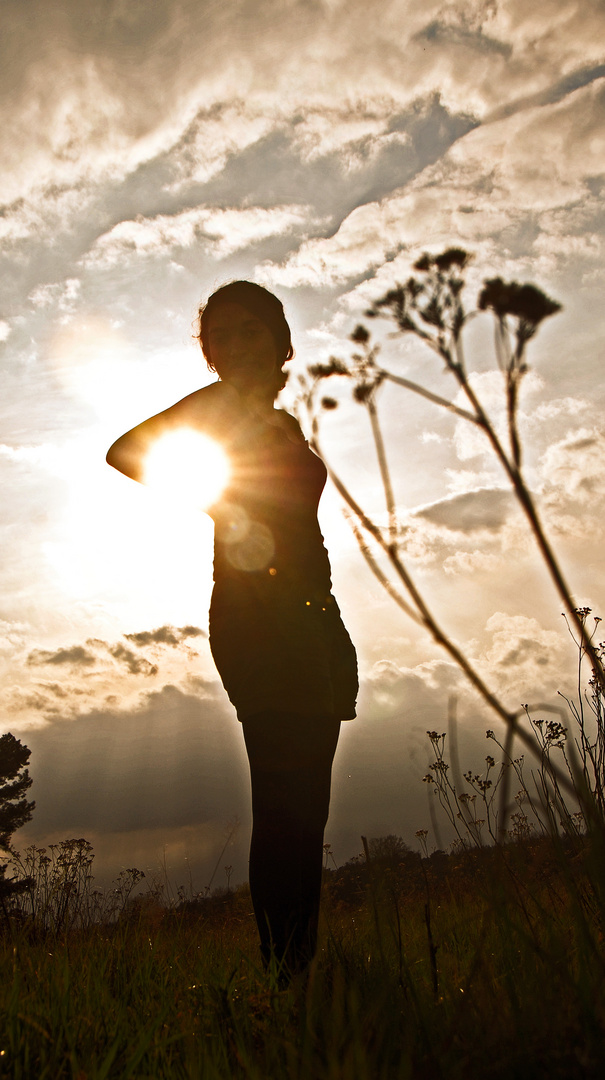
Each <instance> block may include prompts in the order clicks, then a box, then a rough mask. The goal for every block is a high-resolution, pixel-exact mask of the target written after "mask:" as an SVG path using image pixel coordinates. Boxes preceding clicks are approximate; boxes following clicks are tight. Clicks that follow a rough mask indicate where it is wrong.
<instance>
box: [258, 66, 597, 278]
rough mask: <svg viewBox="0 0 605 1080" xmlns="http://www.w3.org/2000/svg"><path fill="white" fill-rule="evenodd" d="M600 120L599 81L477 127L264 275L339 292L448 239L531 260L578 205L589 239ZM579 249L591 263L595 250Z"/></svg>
mask: <svg viewBox="0 0 605 1080" xmlns="http://www.w3.org/2000/svg"><path fill="white" fill-rule="evenodd" d="M604 113H605V80H603V79H601V80H599V81H598V82H596V83H594V84H591V85H589V86H587V87H583V88H581V89H579V90H577V91H575V92H574V93H572V94H570V95H569V97H568V98H566V99H565V100H564V101H562V102H559V103H557V104H554V105H551V106H544V107H541V108H533V109H530V110H527V111H524V112H520V113H516V114H514V115H513V116H511V117H508V118H506V119H504V120H500V121H495V122H492V123H490V124H483V125H481V126H480V127H475V128H473V129H472V130H471V131H469V132H468V133H467V134H466V135H464V136H463V137H462V138H460V139H459V140H458V141H457V142H456V143H454V145H453V146H452V147H451V149H450V150H449V151H448V153H447V154H445V155H444V156H443V157H442V158H441V160H440V161H439V162H437V163H436V164H435V165H431V166H429V167H428V168H427V169H425V170H424V171H423V172H422V173H421V174H420V175H419V176H418V177H417V178H416V179H415V180H413V181H412V182H411V183H410V184H408V185H407V186H406V188H405V189H403V190H400V191H396V192H394V193H392V194H390V195H388V196H387V197H385V198H384V199H382V200H381V201H379V202H369V203H366V204H365V205H363V206H359V207H356V208H355V210H353V211H352V213H351V214H349V215H348V217H347V218H346V219H345V220H344V221H343V222H342V224H341V225H340V227H339V228H338V230H337V232H336V233H334V235H332V236H330V237H328V238H317V239H310V240H307V241H305V242H304V243H303V244H302V245H301V247H300V248H299V249H298V251H296V252H293V253H292V254H290V255H289V256H288V257H287V258H286V259H285V260H284V262H283V263H282V264H277V265H274V266H271V267H269V266H267V267H266V269H265V273H266V274H268V275H269V276H270V278H271V280H273V281H274V282H275V283H276V284H277V283H281V284H283V285H286V286H287V287H289V288H293V287H295V286H300V285H311V286H314V287H320V286H326V285H337V284H342V283H344V282H347V281H351V280H352V279H354V278H355V277H357V276H359V275H367V274H369V273H370V272H371V271H373V270H374V269H376V268H377V267H379V266H380V265H381V264H382V263H384V262H385V261H386V260H392V259H393V258H394V257H395V256H396V255H397V253H398V252H399V251H401V250H403V249H407V248H412V249H417V248H418V247H420V246H427V245H430V246H434V245H440V244H443V243H451V242H452V241H453V240H455V241H456V243H459V244H461V245H462V246H470V247H475V248H476V247H477V246H478V245H481V244H482V243H486V242H493V241H494V239H495V238H498V239H499V240H500V242H501V243H502V244H503V246H504V248H505V250H506V247H507V239H508V244H509V248H510V251H511V255H513V257H514V256H516V255H517V256H518V255H519V254H524V255H528V254H529V253H530V252H531V251H532V248H533V247H534V246H535V245H537V244H538V239H539V238H540V236H541V235H542V234H543V239H544V237H546V238H548V236H550V235H551V233H554V234H555V235H556V236H559V235H560V234H561V231H562V230H564V229H565V228H566V219H567V218H571V220H572V221H573V220H574V219H575V217H576V216H577V214H578V210H579V207H578V204H579V203H581V204H582V206H581V215H582V222H583V231H584V232H589V233H590V232H591V231H594V230H595V229H597V228H600V224H599V223H600V221H601V217H602V206H601V204H600V201H599V199H598V198H597V197H595V196H592V194H591V191H590V187H589V184H588V181H589V179H590V178H592V177H594V176H600V175H602V172H603V164H602V162H603V138H604V135H603V117H604ZM524 228H526V234H525V236H523V229H524ZM506 230H509V231H511V235H510V237H508V234H507V232H506ZM573 231H574V230H573V228H572V232H573ZM515 244H516V245H517V246H519V247H520V250H518V251H516V250H515V247H514V245H515ZM581 250H582V254H583V255H584V256H586V255H588V254H592V255H593V257H595V258H597V257H598V256H599V252H600V245H599V244H593V246H592V248H591V247H590V246H588V247H587V246H586V245H585V244H584V245H583V246H582V249H581ZM547 251H548V260H549V262H550V264H551V265H552V266H556V265H557V264H558V263H560V261H561V259H563V258H565V253H561V255H559V254H558V253H557V250H556V247H554V246H553V245H550V246H549V245H548V244H546V247H545V246H544V244H543V247H542V249H541V250H539V253H540V254H542V255H543V257H544V259H546V254H547Z"/></svg>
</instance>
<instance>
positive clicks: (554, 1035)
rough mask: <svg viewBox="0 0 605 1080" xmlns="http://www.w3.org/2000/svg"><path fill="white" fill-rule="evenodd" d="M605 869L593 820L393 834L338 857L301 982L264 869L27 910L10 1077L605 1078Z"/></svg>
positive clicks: (7, 951) (7, 1057) (14, 948)
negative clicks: (177, 900) (573, 835)
mask: <svg viewBox="0 0 605 1080" xmlns="http://www.w3.org/2000/svg"><path fill="white" fill-rule="evenodd" d="M374 850H377V851H379V852H380V850H381V849H380V847H378V848H376V847H375V848H374ZM604 880H605V876H604V875H603V872H602V852H601V851H599V849H598V844H597V842H596V840H592V841H591V840H589V839H586V838H585V839H584V840H583V841H581V842H578V843H577V844H576V845H575V846H574V847H569V846H567V847H563V846H561V845H559V844H557V843H553V842H552V841H551V840H549V839H542V840H538V839H533V840H529V841H525V842H522V843H511V844H507V845H503V846H500V847H491V848H483V849H478V850H475V851H472V850H460V851H458V852H457V853H455V854H452V855H449V856H448V855H444V854H443V853H438V854H435V855H433V856H432V857H431V858H428V859H427V858H425V859H422V860H421V859H420V856H419V855H418V854H417V853H410V852H406V851H405V850H404V848H402V849H401V850H400V851H399V850H398V849H397V845H395V850H394V851H393V850H391V851H390V853H389V850H388V845H387V852H386V854H385V852H384V848H383V850H382V854H381V855H380V854H379V855H377V856H376V857H374V858H371V859H370V861H369V862H367V861H366V860H365V859H364V860H362V859H361V858H360V859H358V860H354V861H352V862H351V863H348V864H346V865H345V866H344V867H342V868H340V870H338V871H334V872H332V873H326V882H325V888H324V902H323V916H322V932H321V941H320V950H319V953H318V956H317V960H316V963H315V964H314V966H313V968H312V970H311V971H310V973H309V975H308V978H306V979H302V978H300V980H299V981H298V982H294V983H292V984H291V985H290V986H289V987H288V988H287V989H285V990H284V989H280V988H279V984H278V980H277V978H276V973H275V972H269V973H265V972H264V971H263V970H262V968H261V965H260V959H259V954H258V949H257V945H256V931H255V925H254V919H253V916H252V914H251V904H250V898H249V894H248V891H247V888H246V887H242V888H240V889H238V890H235V891H232V892H225V893H223V894H222V895H216V896H214V897H210V898H207V899H205V900H199V901H197V902H196V903H193V902H189V903H188V904H181V906H180V907H179V906H178V905H177V906H172V907H166V906H163V905H162V903H161V902H160V900H159V898H158V897H157V896H155V897H153V896H148V897H147V898H145V899H143V900H142V901H140V900H136V899H135V901H134V902H133V901H132V899H130V900H129V901H128V902H127V903H126V904H125V906H124V908H123V911H122V914H121V915H120V917H119V918H117V919H114V921H113V922H111V923H107V924H103V923H91V924H89V925H80V926H72V928H71V929H69V927H68V925H67V924H65V925H64V926H63V928H62V929H58V930H54V931H53V930H52V929H47V930H43V929H40V928H39V926H38V928H37V927H36V922H35V921H27V922H25V923H23V924H22V925H17V926H14V927H13V928H12V929H11V930H10V931H8V930H5V932H4V934H3V936H2V939H1V941H0V950H1V977H0V1017H1V1019H0V1076H2V1077H7V1078H9V1077H10V1078H11V1080H13V1078H14V1080H30V1078H31V1080H59V1078H63V1077H69V1078H78V1080H101V1078H116V1080H117V1078H120V1080H122V1078H124V1080H125V1078H127V1077H132V1078H143V1077H162V1078H164V1077H166V1078H173V1077H174V1078H175V1080H178V1078H180V1077H183V1078H186V1077H187V1078H188V1077H194V1078H195V1077H200V1078H204V1080H206V1078H207V1080H212V1078H215V1077H216V1078H221V1080H226V1078H230V1077H236V1078H239V1077H251V1078H258V1080H269V1078H271V1080H273V1078H275V1080H282V1078H297V1080H324V1078H326V1080H327V1078H334V1080H336V1078H338V1080H341V1078H342V1080H370V1078H371V1080H380V1078H385V1080H387V1078H389V1080H390V1078H398V1080H399V1078H401V1080H404V1078H407V1077H423V1078H425V1077H426V1078H432V1077H444V1078H447V1080H457V1078H460V1080H462V1078H464V1080H468V1078H474V1077H477V1078H478V1077H498V1078H499V1077H501V1078H503V1080H505V1078H506V1080H509V1078H511V1080H512V1078H517V1077H518V1078H521V1077H523V1078H525V1077H527V1078H528V1080H529V1078H539V1077H549V1078H557V1077H593V1076H594V1077H597V1076H598V1077H601V1076H602V1075H603V1064H602V1059H603V1051H604V1050H605V993H604V991H605V949H604V945H603V935H602V925H603V888H602V886H603V882H604Z"/></svg>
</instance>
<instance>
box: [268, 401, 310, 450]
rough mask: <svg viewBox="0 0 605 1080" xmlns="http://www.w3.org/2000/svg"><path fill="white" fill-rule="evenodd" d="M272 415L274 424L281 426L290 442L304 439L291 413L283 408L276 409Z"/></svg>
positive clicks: (303, 440)
mask: <svg viewBox="0 0 605 1080" xmlns="http://www.w3.org/2000/svg"><path fill="white" fill-rule="evenodd" d="M274 417H275V419H274V423H275V426H276V427H278V428H281V430H282V431H283V432H284V433H285V434H286V435H287V436H288V438H289V439H291V440H292V442H305V441H306V440H305V436H304V434H303V431H302V428H301V426H300V424H299V422H298V420H297V419H296V417H295V416H292V413H289V412H286V411H285V409H276V410H275V413H274Z"/></svg>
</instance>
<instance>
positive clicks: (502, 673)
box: [478, 611, 574, 708]
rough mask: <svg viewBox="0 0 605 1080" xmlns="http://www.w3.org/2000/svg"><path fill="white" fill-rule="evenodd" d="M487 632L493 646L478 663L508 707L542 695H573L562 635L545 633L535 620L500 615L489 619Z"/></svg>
mask: <svg viewBox="0 0 605 1080" xmlns="http://www.w3.org/2000/svg"><path fill="white" fill-rule="evenodd" d="M486 631H487V632H488V633H489V634H491V636H492V643H491V645H490V646H489V647H488V648H487V649H485V651H484V652H483V653H482V654H481V655H480V657H479V659H478V662H479V664H480V666H481V667H482V668H483V670H484V671H486V672H487V673H488V677H489V679H490V680H492V682H493V684H494V685H495V687H496V688H497V690H498V692H499V693H500V694H503V695H504V696H505V697H506V698H507V699H508V701H509V702H510V703H511V707H514V708H518V707H520V705H521V704H522V703H523V702H531V701H536V699H543V697H544V696H545V695H548V697H549V698H550V697H552V698H556V694H557V691H558V690H561V691H563V692H571V693H573V685H574V683H573V674H572V672H571V670H570V665H568V663H567V654H568V645H567V641H566V638H565V636H564V634H563V632H561V633H558V632H557V631H555V630H545V629H543V627H542V626H540V623H539V622H538V620H537V619H535V618H532V617H528V616H526V615H509V614H505V613H503V612H500V611H498V612H495V613H494V614H493V615H492V616H491V617H490V618H489V619H488V621H487V624H486ZM513 703H514V704H513Z"/></svg>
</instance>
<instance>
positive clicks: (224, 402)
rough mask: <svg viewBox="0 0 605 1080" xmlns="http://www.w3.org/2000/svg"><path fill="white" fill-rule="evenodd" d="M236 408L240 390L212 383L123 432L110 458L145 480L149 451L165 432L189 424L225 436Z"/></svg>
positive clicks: (134, 477)
mask: <svg viewBox="0 0 605 1080" xmlns="http://www.w3.org/2000/svg"><path fill="white" fill-rule="evenodd" d="M234 397H235V400H234ZM234 409H237V393H236V392H235V391H234V390H233V389H232V388H231V387H229V386H226V385H225V384H224V383H220V382H218V383H211V385H210V386H204V387H202V389H201V390H196V391H195V392H194V393H193V394H189V395H188V396H187V397H185V398H182V399H181V401H177V402H176V404H175V405H171V406H170V408H168V409H164V411H163V412H161V413H158V414H157V415H156V416H151V417H150V418H149V420H144V421H143V423H142V424H137V426H136V427H133V428H131V430H130V431H127V432H126V433H125V434H124V435H121V436H120V438H119V439H116V441H115V442H114V443H113V444H112V446H110V448H109V450H108V451H107V462H108V464H109V465H111V466H112V467H113V468H114V469H117V470H118V472H121V473H124V475H125V476H130V477H131V479H132V480H138V481H139V483H142V482H143V479H144V472H145V458H146V456H147V453H148V452H149V450H150V449H151V447H152V446H153V444H154V443H155V442H157V440H158V439H159V438H161V436H162V435H165V434H166V433H167V432H169V431H176V430H178V428H181V427H183V428H186V427H190V428H194V429H195V430H197V431H202V432H205V433H206V434H208V435H210V436H211V437H214V438H219V439H221V436H222V438H223V439H225V438H226V436H227V434H228V430H229V428H230V427H231V426H232V425H233V422H234V420H235V416H234Z"/></svg>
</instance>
